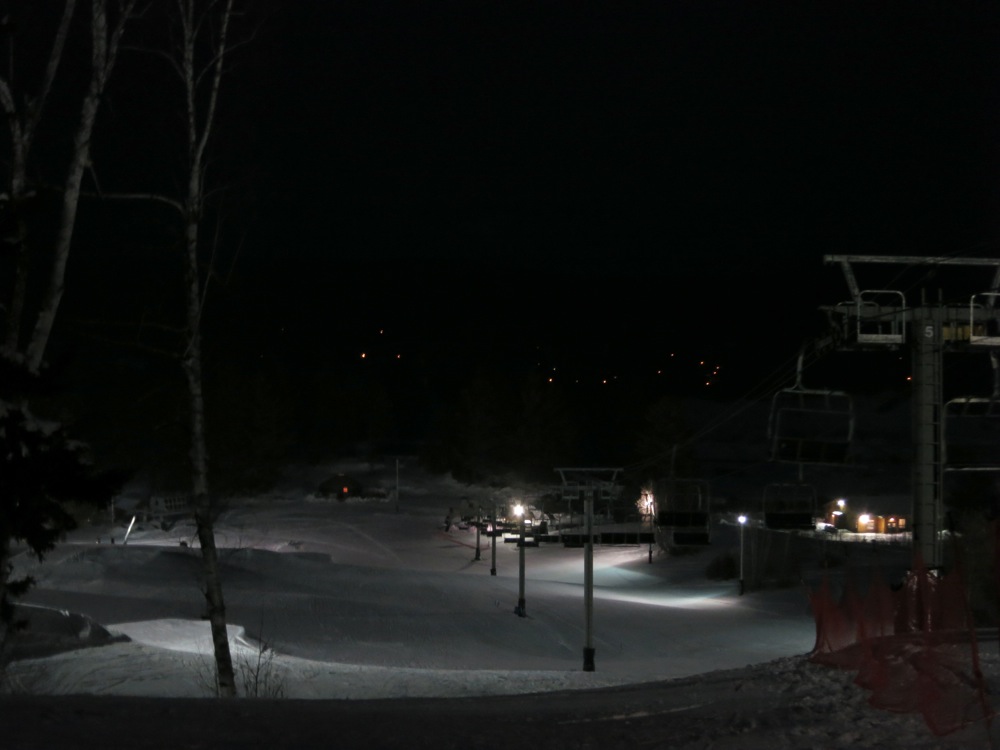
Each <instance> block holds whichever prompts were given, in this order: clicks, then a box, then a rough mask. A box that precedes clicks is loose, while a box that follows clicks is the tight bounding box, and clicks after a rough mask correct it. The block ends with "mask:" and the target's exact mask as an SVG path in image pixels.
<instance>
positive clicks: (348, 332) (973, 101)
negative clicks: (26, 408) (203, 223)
mask: <svg viewBox="0 0 1000 750" xmlns="http://www.w3.org/2000/svg"><path fill="white" fill-rule="evenodd" d="M266 5H267V4H263V7H264V9H265V11H266V20H265V22H264V24H263V26H262V28H261V29H260V31H259V33H258V36H257V38H256V40H255V41H254V42H253V43H252V44H251V45H249V46H248V47H246V48H245V49H244V50H243V51H242V55H243V57H242V58H241V59H240V60H239V64H238V65H236V66H235V67H234V68H233V69H232V72H231V78H229V79H227V83H228V84H229V88H227V93H228V99H225V100H224V103H223V110H222V115H221V119H220V130H219V140H218V142H217V144H216V147H217V149H218V150H217V152H216V153H217V154H218V158H219V166H218V167H217V168H216V171H215V173H214V176H215V177H216V178H217V179H221V180H224V181H227V182H228V184H229V187H230V193H229V195H231V197H228V198H227V200H228V201H229V203H228V206H229V211H230V212H231V213H230V214H229V218H228V219H227V221H228V223H227V224H226V230H227V234H225V235H224V237H225V239H224V249H223V250H220V254H219V256H218V259H217V260H218V261H219V266H218V268H217V270H218V271H219V273H218V278H217V279H216V286H215V287H214V288H213V290H212V292H211V294H212V295H214V296H210V307H209V313H208V314H209V317H208V318H207V321H206V323H207V325H208V328H207V331H206V336H207V340H206V341H207V346H209V347H212V346H214V347H215V351H216V352H219V353H220V354H219V355H217V356H218V357H219V358H220V359H225V360H227V361H228V362H229V365H228V366H229V367H231V368H233V369H234V370H235V371H236V372H238V373H241V375H240V377H246V378H249V377H251V376H252V374H253V372H254V371H255V370H256V369H259V368H270V371H273V372H278V373H281V377H282V378H284V379H285V381H286V382H287V383H289V385H288V386H287V389H288V390H289V391H290V392H292V393H294V394H297V395H299V396H301V395H302V394H303V393H304V392H308V391H309V389H314V388H317V387H320V388H321V387H324V386H323V384H324V383H330V384H333V383H335V382H338V378H339V375H338V373H340V372H341V371H342V370H345V369H346V368H350V369H351V372H358V370H357V368H360V367H368V368H369V369H368V371H367V372H368V373H370V375H366V376H364V377H372V378H377V379H380V380H382V381H384V382H386V383H390V384H392V388H396V389H397V391H399V389H401V391H399V392H405V390H406V388H405V384H406V383H411V384H412V383H423V384H424V386H427V384H429V383H430V384H438V385H437V387H436V389H435V387H433V386H432V387H430V390H428V389H427V388H426V387H424V388H423V389H422V390H421V389H415V390H413V393H414V394H419V396H418V395H414V396H413V397H414V398H423V397H426V396H427V394H428V393H434V394H437V396H440V395H441V394H442V393H448V392H449V391H455V390H457V389H459V388H461V387H462V386H463V384H464V383H466V382H467V380H468V378H469V377H471V375H472V374H473V373H474V372H476V371H479V370H486V371H489V372H492V373H510V375H511V377H520V376H522V375H527V376H530V377H535V378H538V379H539V380H541V381H543V382H547V381H548V379H549V378H554V381H553V385H557V386H563V387H567V386H569V385H570V384H576V383H583V384H585V385H586V386H587V387H588V388H589V387H591V386H594V385H595V384H604V381H608V384H609V385H614V384H616V383H617V384H618V387H622V388H625V389H629V388H637V389H641V390H642V391H643V393H646V394H647V395H648V396H649V397H650V398H653V397H655V396H656V395H657V394H658V393H660V392H661V391H662V392H667V391H670V390H671V389H673V390H674V391H682V392H684V393H702V392H704V389H706V388H707V389H709V390H711V389H713V388H714V389H716V391H717V392H719V393H720V394H722V395H721V396H720V397H722V398H738V397H741V396H742V395H743V394H745V393H746V392H748V391H749V390H751V389H753V388H754V387H755V386H756V385H757V384H758V383H759V381H760V380H761V379H762V378H764V377H767V376H771V375H773V374H774V372H775V371H779V372H782V371H784V372H786V374H787V378H786V383H785V384H786V385H787V384H789V382H787V381H790V379H791V378H792V376H793V374H794V372H793V369H794V356H795V354H796V353H797V352H798V350H799V347H800V346H801V345H802V343H803V341H804V340H805V339H807V338H810V337H814V336H821V335H823V334H824V333H825V329H824V328H823V323H822V318H821V317H820V315H819V313H818V311H817V308H818V306H819V305H822V304H832V303H835V302H838V301H841V300H843V299H846V298H847V297H848V291H847V288H846V285H845V284H844V281H843V277H842V275H841V273H840V271H839V270H838V269H837V268H835V267H827V266H824V264H823V256H824V254H835V253H851V254H868V255H966V256H977V257H995V256H996V255H997V253H998V246H997V229H998V227H997V218H996V217H997V216H998V215H1000V214H998V212H997V210H996V209H997V202H998V198H1000V191H998V180H997V176H998V174H1000V171H998V167H1000V153H998V146H997V144H998V139H997V133H998V132H1000V128H998V125H1000V122H998V119H1000V117H998V115H1000V109H998V101H1000V99H998V97H997V94H998V91H1000V87H998V84H1000V68H998V62H1000V60H998V52H1000V45H998V44H997V41H998V39H1000V36H998V31H1000V8H998V7H997V6H996V4H995V3H990V2H969V1H964V0H963V1H960V2H935V1H933V0H926V1H921V2H916V1H913V0H907V1H905V2H902V1H901V2H874V1H872V0H865V1H864V2H851V1H842V0H838V1H837V2H742V1H740V2H718V1H711V0H697V1H694V0H692V1H689V2H688V1H685V2H673V1H666V0H663V1H660V2H607V3H548V2H539V3H511V2H468V1H466V2H434V3H416V2H400V1H398V0H384V1H378V0H356V1H350V2H316V3H285V4H276V5H279V6H280V7H275V8H272V9H267V8H266ZM123 65H124V63H123ZM131 75H134V74H131ZM131 75H129V74H124V73H123V74H122V75H121V78H120V80H118V82H117V84H116V86H117V88H115V89H113V91H112V92H111V95H110V101H112V103H114V102H115V101H117V102H118V105H119V106H117V107H111V108H109V109H108V110H107V114H106V115H105V119H104V128H105V129H104V131H102V132H103V133H104V135H103V136H102V138H103V140H102V141H101V144H102V148H105V149H110V148H111V146H112V145H113V144H119V145H121V144H124V145H125V146H126V147H127V148H130V149H134V153H135V154H136V155H138V154H140V153H141V154H142V157H141V158H137V159H133V160H129V161H127V162H121V163H119V164H118V165H117V166H114V165H110V166H106V167H105V168H104V169H105V171H104V172H103V173H102V174H108V175H114V174H118V175H119V176H120V177H121V179H122V181H124V182H128V181H129V180H130V179H131V180H139V179H140V178H141V177H142V175H143V174H144V173H145V172H146V171H147V170H146V167H145V164H146V160H147V159H152V160H153V161H154V162H155V158H154V157H151V156H150V154H151V153H156V152H155V149H154V150H150V149H149V147H148V146H145V145H143V139H142V136H143V135H144V134H146V133H147V132H156V131H157V130H158V129H159V128H160V127H161V125H162V123H161V119H162V118H158V117H154V113H156V112H157V106H158V100H157V99H156V97H155V95H153V96H151V95H150V94H149V90H148V86H144V84H143V83H142V78H141V77H139V78H132V77H131ZM116 96H117V97H119V98H118V99H117V100H116V99H115V97H116ZM126 102H128V103H130V104H131V105H136V104H138V105H140V106H137V107H134V111H135V114H131V115H130V114H128V113H127V112H126V107H124V104H125V103H126ZM112 113H113V114H112ZM129 118H131V119H129ZM116 170H117V172H116ZM108 179H111V178H110V177H109V178H108ZM104 210H105V214H101V215H100V216H99V217H98V218H97V219H93V220H92V221H93V225H92V226H91V225H88V226H90V231H93V232H94V233H95V236H97V237H99V238H100V239H98V240H97V241H95V242H94V243H93V246H92V248H91V252H90V253H89V255H87V254H83V253H78V254H77V256H75V259H74V263H75V265H74V267H73V272H74V273H75V274H77V278H80V279H89V280H90V282H89V284H88V283H87V282H84V281H80V282H77V283H78V284H79V286H78V287H76V288H78V289H81V291H79V292H76V293H75V295H74V297H73V298H72V299H70V300H68V303H67V309H66V316H65V318H64V320H63V321H62V322H61V326H62V328H61V332H62V334H63V339H62V345H63V346H64V347H65V348H66V349H69V350H74V349H73V345H72V344H71V343H70V342H71V341H73V340H84V339H74V338H73V337H74V336H79V335H81V331H82V332H83V333H84V334H86V335H88V336H90V338H89V339H85V340H89V341H92V340H93V339H95V338H102V339H107V340H112V339H115V340H117V339H116V337H115V336H114V335H112V334H111V333H109V332H108V330H102V331H101V332H100V333H97V332H95V330H94V327H93V326H92V325H91V327H90V328H88V327H87V324H86V321H88V320H89V321H93V320H94V319H95V317H100V316H95V313H94V308H95V307H99V306H100V300H102V299H105V297H106V287H105V288H103V291H102V283H106V282H111V284H112V285H116V286H115V288H117V289H118V290H119V293H120V294H119V296H118V297H116V300H117V301H116V302H115V303H114V308H115V313H114V317H117V318H119V319H127V320H129V321H131V325H132V326H133V328H134V325H135V321H136V320H137V319H139V318H142V317H143V316H146V317H147V318H149V317H150V316H152V317H155V314H156V312H157V305H158V304H163V305H166V304H167V302H166V301H165V300H166V299H167V298H168V297H169V296H170V295H169V293H168V292H167V291H166V290H165V287H164V283H163V279H164V278H165V277H164V275H163V273H162V269H161V268H160V267H159V266H158V263H162V264H163V267H164V268H171V267H172V266H171V265H170V264H171V263H172V262H173V261H170V260H169V259H168V258H169V253H167V252H166V251H165V250H163V249H162V248H157V247H155V246H153V245H150V246H146V245H143V244H142V239H141V238H142V237H143V236H144V232H146V230H148V228H149V226H150V222H151V221H152V222H153V223H155V220H153V219H150V218H149V216H146V217H144V218H141V219H140V218H135V216H134V215H133V216H132V218H123V214H122V213H121V212H120V210H119V209H114V210H112V209H109V208H106V209H104ZM111 226H114V237H115V239H114V240H112V241H107V232H108V231H109V230H108V227H111ZM123 238H124V239H123ZM137 246H139V247H141V251H140V252H137V251H136V248H137ZM109 269H117V271H110V270H109ZM883 270H884V275H885V279H879V278H876V279H874V280H873V283H874V285H875V286H879V285H881V283H891V276H892V271H891V269H888V270H886V269H883ZM121 277H126V278H128V279H129V282H128V283H127V284H125V285H121V284H117V282H116V281H114V280H115V279H120V278H121ZM102 279H103V280H104V281H101V280H102ZM988 281H989V279H987V278H984V279H983V288H985V287H986V286H987V284H988ZM69 283H70V284H73V281H72V278H71V280H70V282H69ZM123 286H124V287H127V289H125V290H123ZM84 288H86V289H87V290H88V291H86V292H84V291H82V290H83V289H84ZM123 299H124V300H126V301H125V302H123V301H122V300H123ZM158 300H159V301H158ZM106 312H107V314H108V316H111V315H112V313H111V312H110V311H106ZM129 335H130V336H131V335H132V333H130V334H129ZM147 343H150V342H149V341H148V340H147ZM89 346H90V345H86V346H82V345H78V347H77V349H76V350H75V351H79V349H86V348H88V347H89ZM57 351H59V350H58V349H57ZM115 351H117V353H116V354H113V357H114V358H115V361H116V362H123V361H125V362H128V363H130V364H128V365H122V366H123V367H138V368H148V367H150V365H147V364H138V359H136V358H137V357H140V356H141V355H139V354H136V353H134V352H133V353H132V354H123V353H122V352H123V351H124V350H123V349H120V348H119V349H118V350H115ZM362 355H364V356H362ZM102 356H103V355H102ZM393 368H395V369H393ZM898 374H899V373H898V372H896V371H893V372H891V373H890V374H889V375H887V376H886V377H887V378H888V379H892V378H896V377H897V375H898ZM658 378H659V380H658ZM664 378H673V379H674V380H673V381H671V382H670V383H668V384H667V385H663V383H664ZM706 384H709V385H706ZM330 387H331V388H333V387H335V386H334V385H330ZM394 392H396V391H394Z"/></svg>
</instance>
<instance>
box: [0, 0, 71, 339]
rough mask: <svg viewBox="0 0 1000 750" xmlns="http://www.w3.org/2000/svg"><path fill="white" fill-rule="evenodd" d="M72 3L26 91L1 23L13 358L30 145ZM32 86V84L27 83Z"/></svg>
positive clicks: (11, 32)
mask: <svg viewBox="0 0 1000 750" xmlns="http://www.w3.org/2000/svg"><path fill="white" fill-rule="evenodd" d="M75 9H76V0H66V2H64V3H63V8H62V12H61V14H60V17H59V22H58V26H57V28H56V30H55V33H53V35H52V39H51V41H50V44H49V45H48V50H47V56H46V62H45V66H44V72H43V73H42V77H41V80H40V81H39V82H38V84H37V87H36V88H34V89H32V90H30V91H28V90H22V91H18V88H17V84H18V83H19V82H20V81H21V79H22V78H24V77H25V76H24V71H22V70H21V68H20V67H19V66H18V63H19V62H20V58H19V57H18V54H17V52H18V51H17V50H15V48H14V47H15V44H16V42H17V38H16V36H15V31H16V30H17V24H18V19H15V18H12V17H11V16H10V14H8V15H7V16H6V17H5V18H4V19H3V27H2V28H0V33H3V34H4V35H5V36H6V37H7V39H6V41H7V61H6V63H7V65H6V69H5V70H4V71H3V74H2V77H0V107H2V108H3V113H4V115H5V119H6V122H7V136H8V138H9V143H8V144H7V148H8V154H9V161H8V174H7V193H6V195H5V196H3V197H4V202H5V204H6V205H5V207H4V210H5V214H6V216H5V222H4V224H5V226H4V229H5V231H4V241H5V243H6V245H7V247H8V248H9V250H10V252H11V253H12V255H13V256H14V262H13V277H14V279H13V283H12V286H11V289H10V296H9V298H8V304H7V325H6V330H5V333H4V344H3V349H4V351H5V353H7V354H8V356H14V355H16V354H17V352H18V351H19V347H20V331H21V323H22V320H23V317H24V301H25V293H26V290H27V283H28V227H27V222H26V213H27V211H28V209H27V204H28V201H29V200H30V198H31V197H32V195H33V194H34V189H33V188H32V187H31V186H30V185H29V183H28V163H29V161H30V159H31V147H32V146H33V145H34V142H35V137H36V136H37V134H38V126H39V123H40V122H41V118H42V112H43V111H44V109H45V105H46V104H47V103H48V100H49V93H50V92H51V91H52V84H53V83H54V82H55V78H56V74H57V73H58V71H59V67H60V65H61V64H62V59H63V52H64V50H65V48H66V40H67V38H68V37H69V31H70V24H71V22H72V20H73V12H74V10H75ZM28 85H29V86H30V84H28Z"/></svg>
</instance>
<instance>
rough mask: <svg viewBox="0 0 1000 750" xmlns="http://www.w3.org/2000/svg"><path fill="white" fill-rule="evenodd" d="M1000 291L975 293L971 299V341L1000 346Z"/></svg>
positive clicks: (975, 343)
mask: <svg viewBox="0 0 1000 750" xmlns="http://www.w3.org/2000/svg"><path fill="white" fill-rule="evenodd" d="M998 302H1000V292H980V293H979V294H973V295H972V298H971V299H970V301H969V343H970V344H974V345H976V346H998V347H1000V307H997V303H998Z"/></svg>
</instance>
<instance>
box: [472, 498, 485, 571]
mask: <svg viewBox="0 0 1000 750" xmlns="http://www.w3.org/2000/svg"><path fill="white" fill-rule="evenodd" d="M482 528H483V506H482V505H480V506H479V509H478V510H477V511H476V556H475V557H474V558H472V559H473V560H474V561H476V562H478V561H479V560H481V559H482V558H481V557H480V552H479V534H480V531H481V530H482Z"/></svg>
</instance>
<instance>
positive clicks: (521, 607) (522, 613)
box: [514, 599, 528, 617]
mask: <svg viewBox="0 0 1000 750" xmlns="http://www.w3.org/2000/svg"><path fill="white" fill-rule="evenodd" d="M514 613H515V614H516V615H517V616H518V617H527V616H528V610H527V608H526V606H525V604H524V599H518V600H517V606H516V607H514Z"/></svg>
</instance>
